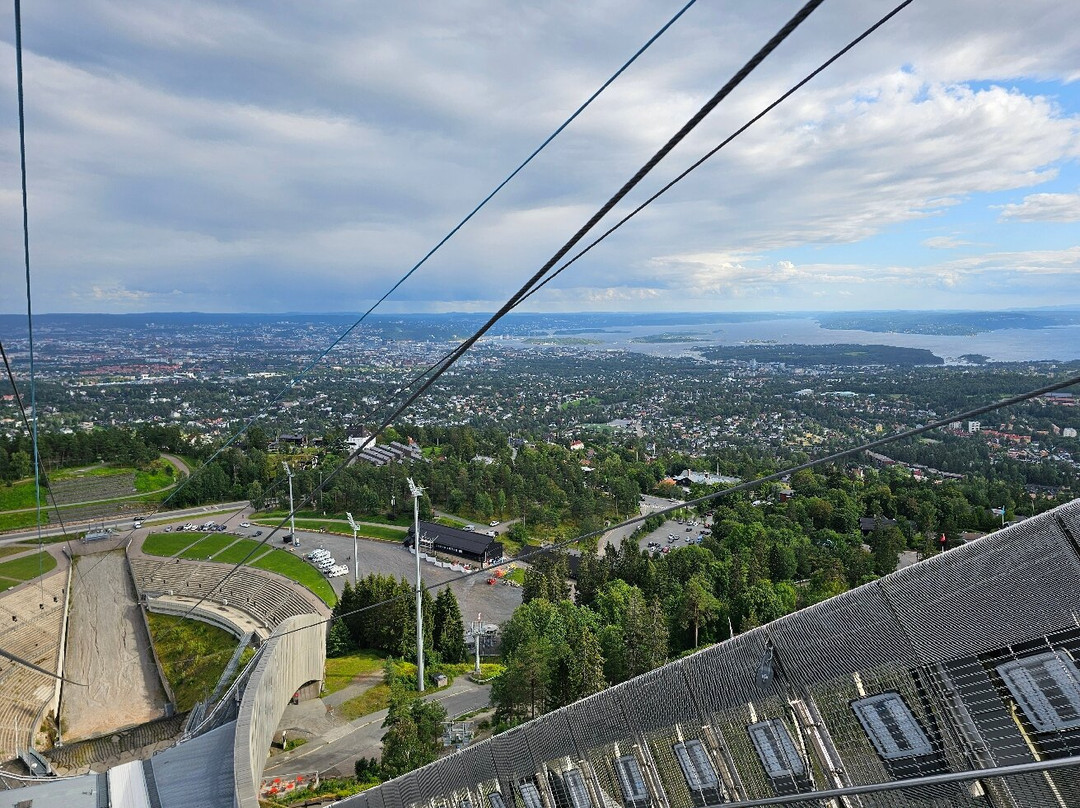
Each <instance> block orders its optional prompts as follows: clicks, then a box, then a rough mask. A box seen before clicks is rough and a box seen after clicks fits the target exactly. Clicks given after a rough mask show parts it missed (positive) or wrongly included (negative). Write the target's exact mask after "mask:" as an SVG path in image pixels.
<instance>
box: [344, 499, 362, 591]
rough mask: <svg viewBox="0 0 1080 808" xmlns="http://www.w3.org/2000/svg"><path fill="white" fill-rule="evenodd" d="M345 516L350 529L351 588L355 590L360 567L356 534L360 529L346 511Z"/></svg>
mask: <svg viewBox="0 0 1080 808" xmlns="http://www.w3.org/2000/svg"><path fill="white" fill-rule="evenodd" d="M345 515H346V516H347V517H349V527H351V528H352V585H353V588H354V589H355V588H356V578H357V576H358V575H359V574H360V573H359V569H360V567H359V566H358V564H359V561H358V560H357V558H356V532H357V531H358V530H360V527H359V526H358V525H357V524H356V520H355V519H353V518H352V514H351V513H349V512H348V511H346V512H345Z"/></svg>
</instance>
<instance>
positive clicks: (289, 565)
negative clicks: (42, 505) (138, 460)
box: [0, 533, 337, 606]
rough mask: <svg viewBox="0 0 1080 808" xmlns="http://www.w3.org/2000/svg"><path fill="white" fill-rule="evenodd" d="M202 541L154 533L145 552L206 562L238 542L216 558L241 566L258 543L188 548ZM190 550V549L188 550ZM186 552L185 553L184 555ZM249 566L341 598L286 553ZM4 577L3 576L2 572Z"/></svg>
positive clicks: (217, 541)
mask: <svg viewBox="0 0 1080 808" xmlns="http://www.w3.org/2000/svg"><path fill="white" fill-rule="evenodd" d="M199 538H200V534H198V533H152V534H151V535H150V536H148V537H147V539H146V541H145V542H144V543H143V552H144V553H146V554H147V555H159V556H172V555H176V554H177V553H180V557H181V558H189V559H194V560H199V561H205V560H206V557H207V556H208V555H211V554H213V553H215V552H217V551H219V550H221V549H222V548H223V547H225V546H227V545H229V544H231V543H232V542H234V541H235V542H236V546H234V547H229V549H228V550H226V551H225V552H224V553H222V554H221V555H220V556H215V557H214V559H213V560H214V561H215V562H221V563H226V564H237V563H239V562H240V560H241V559H242V558H243V557H244V556H245V555H246V554H247V552H248V550H250V549H251V548H252V547H253V546H254V545H255V544H257V542H255V541H253V540H252V539H237V538H236V537H235V536H226V535H224V534H212V535H210V536H207V537H206V538H204V539H202V540H201V541H199V542H198V544H195V545H193V546H191V547H188V545H190V544H192V542H194V541H196V540H197V539H199ZM184 548H188V549H186V550H185V549H184ZM181 550H183V552H180V551H181ZM249 566H253V567H258V568H259V569H263V570H269V571H270V572H276V573H278V574H279V575H284V576H285V577H286V578H289V579H291V580H293V581H296V582H297V583H298V584H300V585H301V586H306V587H307V588H308V589H310V590H311V591H312V592H314V593H315V595H316V597H318V598H319V599H320V600H322V601H323V602H324V603H325V604H326V605H327V606H333V605H334V604H335V603H337V595H336V594H334V589H333V587H331V586H330V582H329V581H327V580H326V578H324V577H323V575H322V573H320V572H319V571H318V570H317V569H315V568H314V567H313V566H311V565H310V564H308V563H307V562H306V561H304V560H303V559H301V558H298V557H297V556H295V555H293V554H292V553H288V552H285V551H284V550H277V549H275V550H271V551H270V552H269V553H268V554H267V555H264V556H262V557H261V558H256V559H255V561H254V563H251V564H250V565H249ZM0 575H3V573H2V572H0Z"/></svg>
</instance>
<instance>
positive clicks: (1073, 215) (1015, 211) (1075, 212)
mask: <svg viewBox="0 0 1080 808" xmlns="http://www.w3.org/2000/svg"><path fill="white" fill-rule="evenodd" d="M1000 207H1001V217H1000V218H1001V219H1002V220H1012V221H1017V222H1080V194H1029V195H1028V196H1025V197H1024V199H1023V201H1021V202H1019V203H1014V204H1009V205H1002V206H1000Z"/></svg>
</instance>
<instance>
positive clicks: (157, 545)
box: [143, 533, 202, 556]
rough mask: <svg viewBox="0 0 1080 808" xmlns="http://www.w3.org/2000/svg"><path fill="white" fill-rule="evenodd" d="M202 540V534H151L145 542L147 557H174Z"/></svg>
mask: <svg viewBox="0 0 1080 808" xmlns="http://www.w3.org/2000/svg"><path fill="white" fill-rule="evenodd" d="M200 538H202V534H201V533H151V534H150V535H149V536H147V537H146V541H144V542H143V552H144V553H146V554H147V555H156V556H173V555H176V554H177V553H179V552H180V551H181V550H183V549H184V548H185V547H187V546H188V545H189V544H192V543H193V542H195V541H197V540H198V539H200Z"/></svg>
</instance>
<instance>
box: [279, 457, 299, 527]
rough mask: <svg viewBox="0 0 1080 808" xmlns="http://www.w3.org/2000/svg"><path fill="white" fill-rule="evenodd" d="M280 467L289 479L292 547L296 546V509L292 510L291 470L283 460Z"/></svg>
mask: <svg viewBox="0 0 1080 808" xmlns="http://www.w3.org/2000/svg"><path fill="white" fill-rule="evenodd" d="M281 467H282V468H283V469H285V474H286V475H288V477H289V533H290V534H291V535H290V536H289V538H290V539H292V543H293V546H295V545H296V509H295V508H293V501H292V469H290V468H289V464H288V463H286V462H285V461H284V460H282V461H281Z"/></svg>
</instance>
